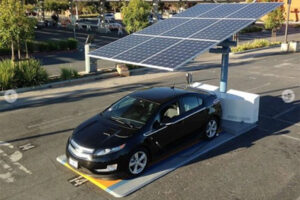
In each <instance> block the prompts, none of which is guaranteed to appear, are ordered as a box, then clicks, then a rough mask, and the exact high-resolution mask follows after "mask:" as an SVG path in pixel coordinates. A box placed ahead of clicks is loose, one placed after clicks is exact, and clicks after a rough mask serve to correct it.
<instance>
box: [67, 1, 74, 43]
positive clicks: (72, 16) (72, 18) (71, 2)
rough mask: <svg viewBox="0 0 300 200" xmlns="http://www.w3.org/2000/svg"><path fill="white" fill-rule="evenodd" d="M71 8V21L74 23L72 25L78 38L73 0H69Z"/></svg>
mask: <svg viewBox="0 0 300 200" xmlns="http://www.w3.org/2000/svg"><path fill="white" fill-rule="evenodd" d="M69 4H70V5H69V8H70V12H71V23H72V26H73V35H74V38H75V39H76V27H75V26H76V18H75V16H74V15H73V0H69Z"/></svg>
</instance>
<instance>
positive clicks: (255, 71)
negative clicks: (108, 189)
mask: <svg viewBox="0 0 300 200" xmlns="http://www.w3.org/2000/svg"><path fill="white" fill-rule="evenodd" d="M299 58H300V54H299V53H296V54H286V55H284V54H280V55H269V56H265V57H250V58H247V59H245V61H244V62H241V63H235V62H234V58H232V61H233V62H232V65H231V66H230V68H229V70H230V72H229V88H233V89H237V90H242V91H248V92H252V93H257V94H259V95H261V101H260V120H259V124H258V127H257V128H255V129H254V130H252V131H250V132H248V133H247V134H245V135H242V136H240V137H238V138H236V139H234V140H232V141H230V142H228V143H226V144H224V145H222V146H221V147H219V148H217V149H215V150H213V151H211V152H209V153H207V154H205V155H202V156H200V157H199V158H197V159H196V160H193V161H192V162H191V163H189V164H186V165H185V166H182V167H180V168H178V169H177V170H175V171H173V172H172V173H170V174H168V175H166V176H164V177H163V178H161V179H159V180H157V181H155V182H153V183H151V184H150V185H147V186H146V187H144V188H142V189H140V190H138V191H137V192H135V193H133V194H132V195H130V196H128V197H126V198H125V199H146V200H147V199H172V200H173V199H291V200H298V199H299V197H300V182H299V180H300V169H299V166H300V125H299V123H300V114H299V101H300V96H299V94H300V82H299V80H298V77H299V73H300V72H299V63H300V60H299ZM201 59H202V58H201V57H199V59H198V61H196V62H194V63H192V64H190V65H189V66H187V69H188V70H190V71H191V72H192V73H193V76H194V80H195V81H200V82H204V83H208V84H213V85H218V84H219V74H220V68H219V67H217V65H218V64H219V61H220V59H219V58H218V59H215V60H211V61H209V63H208V64H207V66H205V67H203V68H202V67H201V66H199V63H200V62H201ZM197 63H198V65H197ZM284 63H285V65H284ZM144 76H145V79H144V80H143V81H141V82H137V83H133V84H131V85H128V84H126V81H124V78H114V79H110V80H99V84H104V82H105V81H110V82H113V83H115V87H110V88H103V89H101V90H99V89H97V90H96V89H93V88H90V87H89V85H88V84H87V85H86V89H85V90H82V91H81V92H80V93H74V94H70V95H69V96H67V97H63V98H59V99H55V100H51V101H48V102H43V103H40V104H36V105H32V106H28V107H26V108H22V109H18V110H11V111H3V112H1V113H0V127H1V132H0V140H1V141H3V142H2V143H1V144H0V161H1V162H0V184H1V187H0V194H1V196H0V199H45V200H47V199H83V198H85V199H114V198H113V197H112V196H110V195H109V194H106V193H105V192H103V191H101V190H99V189H98V188H97V187H95V186H94V185H93V184H91V183H89V182H85V183H83V184H81V185H80V186H77V187H75V186H74V184H71V183H70V182H69V181H68V180H71V179H74V178H76V177H75V176H76V175H75V174H74V173H73V172H71V171H70V170H68V169H65V168H64V167H62V166H61V165H60V164H59V163H57V162H56V157H57V156H59V155H61V154H62V153H63V152H64V150H65V145H66V141H67V138H68V136H69V135H70V134H71V132H72V130H73V129H74V128H75V127H76V126H77V125H78V124H79V123H81V122H83V121H85V120H86V119H88V118H89V117H91V116H93V115H95V114H96V113H99V112H100V111H101V110H103V109H104V108H105V107H106V106H108V105H109V104H110V103H111V102H114V101H115V100H117V99H119V98H120V97H122V96H124V95H125V94H127V93H129V92H130V91H134V90H136V89H141V88H142V87H149V86H156V85H173V83H174V84H175V85H183V84H184V83H185V72H176V73H165V74H164V76H160V77H157V78H155V76H154V77H153V78H152V79H147V78H146V76H147V75H144ZM130 78H132V77H130ZM130 78H128V81H129V79H130ZM288 89H289V90H292V91H293V92H294V94H295V99H294V100H293V101H292V102H291V103H285V102H284V101H283V99H282V92H283V91H285V90H288ZM41 113H42V114H41ZM32 146H33V147H32ZM26 147H27V148H26Z"/></svg>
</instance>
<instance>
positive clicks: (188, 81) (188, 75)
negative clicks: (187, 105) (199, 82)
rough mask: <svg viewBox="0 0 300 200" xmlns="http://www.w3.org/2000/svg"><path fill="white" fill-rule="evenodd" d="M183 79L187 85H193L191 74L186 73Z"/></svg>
mask: <svg viewBox="0 0 300 200" xmlns="http://www.w3.org/2000/svg"><path fill="white" fill-rule="evenodd" d="M185 78H186V82H187V84H188V85H190V84H192V83H193V75H192V74H191V73H186V74H185Z"/></svg>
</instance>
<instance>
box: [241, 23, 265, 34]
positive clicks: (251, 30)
mask: <svg viewBox="0 0 300 200" xmlns="http://www.w3.org/2000/svg"><path fill="white" fill-rule="evenodd" d="M262 30H263V28H262V27H260V26H255V25H254V26H248V27H247V28H244V29H243V30H241V31H240V33H254V32H261V31H262Z"/></svg>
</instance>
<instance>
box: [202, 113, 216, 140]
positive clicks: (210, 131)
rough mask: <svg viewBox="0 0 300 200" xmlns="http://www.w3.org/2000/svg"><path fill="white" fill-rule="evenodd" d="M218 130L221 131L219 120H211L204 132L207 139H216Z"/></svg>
mask: <svg viewBox="0 0 300 200" xmlns="http://www.w3.org/2000/svg"><path fill="white" fill-rule="evenodd" d="M218 129H219V123H218V120H217V119H216V118H215V117H213V118H211V119H210V120H209V121H208V122H207V124H206V128H205V132H204V134H205V137H206V138H207V139H213V138H214V137H216V135H217V133H218Z"/></svg>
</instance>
